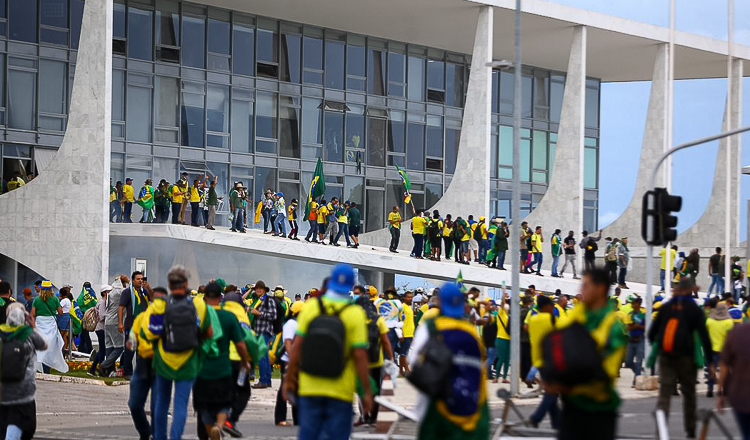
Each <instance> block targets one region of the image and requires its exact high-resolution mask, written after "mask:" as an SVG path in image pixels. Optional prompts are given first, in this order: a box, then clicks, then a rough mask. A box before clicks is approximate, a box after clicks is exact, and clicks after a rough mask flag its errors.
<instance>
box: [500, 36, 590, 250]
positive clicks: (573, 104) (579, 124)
mask: <svg viewBox="0 0 750 440" xmlns="http://www.w3.org/2000/svg"><path fill="white" fill-rule="evenodd" d="M585 114H586V27H585V26H576V27H575V28H573V39H572V42H571V44H570V57H569V59H568V74H567V76H566V78H565V93H564V95H563V105H562V113H561V115H560V129H559V130H558V133H557V149H556V150H555V163H554V165H553V167H552V176H551V177H550V180H549V186H548V188H547V192H546V193H545V194H544V197H543V198H542V200H541V201H540V202H539V205H537V207H536V209H534V210H533V211H532V212H531V213H530V214H529V215H528V216H526V218H525V219H524V220H526V221H527V222H529V227H531V228H532V229H533V228H534V227H536V226H542V227H543V228H545V230H544V236H545V237H549V236H550V235H551V234H552V232H553V231H554V230H555V229H556V228H560V229H562V231H563V234H562V235H563V237H565V236H566V235H567V232H568V231H575V233H576V238H580V232H581V231H582V230H583V139H584V127H585V125H584V122H585V120H584V117H585ZM545 240H546V238H545ZM513 244H514V245H515V243H513ZM579 253H580V252H579ZM514 263H515V262H514Z"/></svg>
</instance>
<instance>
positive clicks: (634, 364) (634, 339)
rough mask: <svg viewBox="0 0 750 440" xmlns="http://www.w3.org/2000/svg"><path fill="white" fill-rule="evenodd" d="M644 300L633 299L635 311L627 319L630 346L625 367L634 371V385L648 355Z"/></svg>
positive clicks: (627, 350)
mask: <svg viewBox="0 0 750 440" xmlns="http://www.w3.org/2000/svg"><path fill="white" fill-rule="evenodd" d="M642 302H643V300H642V299H641V298H640V297H635V298H633V303H632V306H633V309H632V310H631V311H630V312H629V313H628V315H627V317H626V318H625V324H626V325H627V327H628V346H627V348H626V349H625V366H626V367H627V368H630V369H631V370H633V385H635V378H636V377H638V376H640V375H641V372H642V371H643V358H644V357H645V355H646V339H645V337H644V334H645V328H646V314H645V313H644V311H643V309H642V308H641V304H642Z"/></svg>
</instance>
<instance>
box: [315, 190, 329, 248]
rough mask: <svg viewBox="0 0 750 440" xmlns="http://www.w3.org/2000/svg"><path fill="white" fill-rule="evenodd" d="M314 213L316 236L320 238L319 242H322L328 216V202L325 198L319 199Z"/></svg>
mask: <svg viewBox="0 0 750 440" xmlns="http://www.w3.org/2000/svg"><path fill="white" fill-rule="evenodd" d="M316 213H317V216H318V217H317V222H318V238H319V239H320V243H323V238H325V235H326V218H327V217H328V204H327V203H326V199H323V200H321V201H320V205H318V208H317V211H316ZM323 244H325V243H323Z"/></svg>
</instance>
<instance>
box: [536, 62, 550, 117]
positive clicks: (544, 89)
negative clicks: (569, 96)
mask: <svg viewBox="0 0 750 440" xmlns="http://www.w3.org/2000/svg"><path fill="white" fill-rule="evenodd" d="M548 90H549V72H547V71H545V70H539V69H534V119H543V120H545V119H548V118H549V105H550V102H549V93H548Z"/></svg>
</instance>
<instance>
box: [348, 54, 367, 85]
mask: <svg viewBox="0 0 750 440" xmlns="http://www.w3.org/2000/svg"><path fill="white" fill-rule="evenodd" d="M365 73H366V69H365V48H364V46H356V45H353V44H351V43H350V44H349V45H347V46H346V74H347V78H346V88H347V89H349V90H361V91H365V82H366V80H365Z"/></svg>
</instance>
